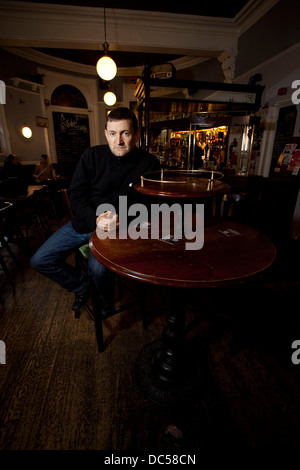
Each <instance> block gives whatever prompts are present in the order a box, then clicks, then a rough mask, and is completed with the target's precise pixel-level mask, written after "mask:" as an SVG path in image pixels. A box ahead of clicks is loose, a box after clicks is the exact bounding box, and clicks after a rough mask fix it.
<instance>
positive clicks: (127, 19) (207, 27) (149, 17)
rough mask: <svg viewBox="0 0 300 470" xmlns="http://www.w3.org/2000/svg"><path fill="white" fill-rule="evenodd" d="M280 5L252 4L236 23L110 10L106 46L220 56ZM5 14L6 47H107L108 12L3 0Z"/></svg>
mask: <svg viewBox="0 0 300 470" xmlns="http://www.w3.org/2000/svg"><path fill="white" fill-rule="evenodd" d="M277 1H278V0H250V1H249V2H248V4H247V5H246V7H245V8H244V9H243V11H242V12H241V13H240V14H239V15H237V17H236V18H234V19H233V20H232V19H228V18H225V19H222V18H215V17H202V16H194V15H188V14H187V15H185V14H184V15H183V14H182V15H178V14H176V13H161V12H148V11H147V12H145V11H135V10H121V9H111V8H108V9H107V10H106V23H107V42H108V43H109V45H110V50H114V49H115V50H126V51H128V52H131V51H132V52H133V51H138V50H139V51H144V50H145V48H149V49H151V52H158V51H159V52H162V53H165V52H168V53H174V54H178V53H183V51H184V54H185V55H194V56H197V55H198V56H199V55H200V56H203V55H202V51H207V53H209V52H211V53H213V54H215V53H216V52H218V51H224V50H228V49H234V48H237V40H238V36H239V34H240V33H241V31H245V30H246V29H247V27H249V25H251V22H252V24H253V22H255V21H257V20H258V18H260V17H261V16H262V15H263V14H265V13H266V11H267V10H268V9H269V8H271V7H272V6H273V5H274V4H275V3H276V2H277ZM0 10H1V19H0V45H2V46H18V47H62V48H74V47H75V48H82V49H86V48H88V49H95V50H96V49H98V48H99V49H101V48H102V43H103V42H104V32H103V24H104V22H103V8H90V7H74V6H69V5H57V4H56V5H51V4H40V3H31V2H29V3H27V2H26V3H24V2H18V1H13V0H12V1H9V0H0ZM179 51H181V52H179Z"/></svg>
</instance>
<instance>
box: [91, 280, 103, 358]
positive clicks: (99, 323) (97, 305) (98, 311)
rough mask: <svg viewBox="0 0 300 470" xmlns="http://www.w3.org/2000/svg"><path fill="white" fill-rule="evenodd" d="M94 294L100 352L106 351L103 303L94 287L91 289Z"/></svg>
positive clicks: (93, 300) (95, 319)
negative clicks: (102, 313)
mask: <svg viewBox="0 0 300 470" xmlns="http://www.w3.org/2000/svg"><path fill="white" fill-rule="evenodd" d="M91 294H92V304H93V310H94V321H95V328H96V339H97V345H98V351H99V352H103V351H104V342H103V327H102V317H101V308H100V307H101V302H100V301H99V296H98V293H97V289H96V288H95V287H94V286H93V285H92V287H91Z"/></svg>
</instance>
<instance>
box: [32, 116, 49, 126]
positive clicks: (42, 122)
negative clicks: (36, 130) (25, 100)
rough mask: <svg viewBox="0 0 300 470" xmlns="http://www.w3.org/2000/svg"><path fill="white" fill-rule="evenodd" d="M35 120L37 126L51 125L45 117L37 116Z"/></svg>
mask: <svg viewBox="0 0 300 470" xmlns="http://www.w3.org/2000/svg"><path fill="white" fill-rule="evenodd" d="M35 121H36V125H37V127H49V121H48V119H47V118H45V117H42V116H36V118H35Z"/></svg>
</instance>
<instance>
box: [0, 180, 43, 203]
mask: <svg viewBox="0 0 300 470" xmlns="http://www.w3.org/2000/svg"><path fill="white" fill-rule="evenodd" d="M41 189H44V186H42V185H38V184H36V185H34V184H33V185H29V186H28V188H27V193H25V194H22V195H21V196H1V197H0V200H2V201H9V202H18V201H26V200H27V199H29V198H30V197H31V196H32V195H33V193H34V192H35V191H40V190H41Z"/></svg>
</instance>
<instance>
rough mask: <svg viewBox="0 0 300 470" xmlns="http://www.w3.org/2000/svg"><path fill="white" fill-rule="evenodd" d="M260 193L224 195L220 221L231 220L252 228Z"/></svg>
mask: <svg viewBox="0 0 300 470" xmlns="http://www.w3.org/2000/svg"><path fill="white" fill-rule="evenodd" d="M261 196H262V193H261V192H260V191H258V192H238V193H226V194H224V196H223V199H222V202H221V208H220V217H221V218H222V219H225V218H231V219H233V220H235V221H237V222H240V223H243V224H246V225H249V226H251V227H254V226H255V224H256V221H257V215H258V211H259V204H260V200H261Z"/></svg>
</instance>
